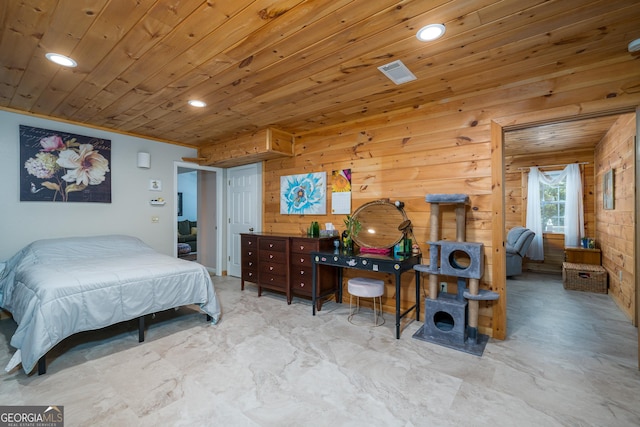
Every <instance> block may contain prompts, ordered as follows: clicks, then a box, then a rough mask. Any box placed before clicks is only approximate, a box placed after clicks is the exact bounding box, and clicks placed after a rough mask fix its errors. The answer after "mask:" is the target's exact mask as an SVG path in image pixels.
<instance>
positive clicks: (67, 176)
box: [20, 125, 111, 203]
mask: <svg viewBox="0 0 640 427" xmlns="http://www.w3.org/2000/svg"><path fill="white" fill-rule="evenodd" d="M110 163H111V141H110V140H108V139H101V138H93V137H89V136H82V135H76V134H73V133H68V132H60V131H54V130H49V129H41V128H36V127H31V126H23V125H21V126H20V165H21V167H20V201H41V202H96V203H111V169H110Z"/></svg>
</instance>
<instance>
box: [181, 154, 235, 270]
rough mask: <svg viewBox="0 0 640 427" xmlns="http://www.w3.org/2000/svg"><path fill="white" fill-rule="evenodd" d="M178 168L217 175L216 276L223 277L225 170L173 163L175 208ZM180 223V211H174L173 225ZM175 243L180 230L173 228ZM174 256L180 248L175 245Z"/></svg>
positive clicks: (194, 164) (185, 163) (193, 164)
mask: <svg viewBox="0 0 640 427" xmlns="http://www.w3.org/2000/svg"><path fill="white" fill-rule="evenodd" d="M178 168H183V169H193V170H201V171H207V172H215V173H216V227H217V228H218V232H217V233H216V246H217V247H218V250H217V251H216V268H215V275H216V276H222V271H223V268H222V267H223V265H222V260H223V252H225V251H224V250H223V249H224V247H223V246H222V245H223V235H224V228H223V220H224V218H223V213H224V181H225V174H224V169H222V168H214V167H211V166H200V165H199V164H197V163H188V162H180V161H174V162H173V188H174V189H175V191H174V192H173V193H174V194H173V198H174V206H177V205H178ZM177 223H178V211H177V210H176V209H174V211H173V224H177ZM173 241H174V242H177V241H178V229H177V227H175V226H174V227H173ZM173 256H176V257H177V256H178V247H177V245H173Z"/></svg>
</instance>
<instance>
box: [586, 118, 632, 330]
mask: <svg viewBox="0 0 640 427" xmlns="http://www.w3.org/2000/svg"><path fill="white" fill-rule="evenodd" d="M635 134H636V119H635V115H634V114H625V115H624V116H622V117H621V118H620V119H619V120H618V121H617V122H616V123H615V124H614V125H613V127H612V128H611V129H610V131H609V133H608V134H607V135H606V136H605V138H603V140H602V141H601V142H600V144H598V146H597V147H596V152H595V158H596V174H595V176H596V186H595V188H596V210H597V214H596V218H597V219H596V241H597V242H599V246H600V247H601V248H602V265H603V266H604V268H605V269H606V270H607V272H608V274H609V294H610V295H611V298H613V300H614V301H615V302H616V304H617V305H618V306H619V307H620V309H621V310H622V311H623V312H624V313H625V314H626V315H627V316H628V317H629V319H631V320H632V321H633V322H635V319H636V318H637V316H636V310H637V308H636V306H635V298H636V283H635V282H636V271H635V248H634V236H635V234H636V230H635V224H634V221H635V219H634V215H635V203H636V201H635V173H636V171H635V155H634V145H635V139H634V136H635ZM610 169H613V170H614V189H615V204H614V209H613V210H605V209H604V207H603V199H602V196H603V194H602V193H603V191H602V181H603V176H604V174H605V173H606V172H607V171H608V170H610ZM621 277H622V279H621Z"/></svg>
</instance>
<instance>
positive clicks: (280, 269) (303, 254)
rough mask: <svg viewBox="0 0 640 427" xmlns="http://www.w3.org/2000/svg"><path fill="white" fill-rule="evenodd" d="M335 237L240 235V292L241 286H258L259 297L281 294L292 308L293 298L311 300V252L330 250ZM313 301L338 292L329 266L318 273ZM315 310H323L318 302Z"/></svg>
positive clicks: (333, 270) (335, 276)
mask: <svg viewBox="0 0 640 427" xmlns="http://www.w3.org/2000/svg"><path fill="white" fill-rule="evenodd" d="M335 239H336V238H335V237H322V238H318V237H305V236H291V235H283V234H269V233H251V234H241V235H240V250H241V266H242V272H241V282H240V284H241V288H242V289H243V290H244V282H251V283H255V284H257V285H258V296H260V295H262V288H265V289H269V290H273V291H278V292H282V293H284V294H285V295H286V296H287V303H288V304H291V299H292V297H293V296H294V295H296V296H301V297H305V298H311V296H312V295H311V286H312V273H311V272H312V266H311V255H310V254H311V252H312V251H319V250H333V241H334V240H335ZM317 280H318V281H317V283H318V284H319V285H318V289H317V292H316V297H319V296H320V295H326V294H327V293H331V291H332V290H333V291H334V292H336V293H337V292H338V285H337V282H338V280H337V274H336V272H335V269H334V268H333V267H331V266H322V267H321V268H319V269H318V277H317ZM316 305H317V309H318V310H320V308H321V307H322V302H321V299H320V298H318V299H317V304H316Z"/></svg>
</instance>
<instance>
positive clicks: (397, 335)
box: [396, 273, 401, 340]
mask: <svg viewBox="0 0 640 427" xmlns="http://www.w3.org/2000/svg"><path fill="white" fill-rule="evenodd" d="M400 282H401V280H400V273H396V339H398V340H399V339H400Z"/></svg>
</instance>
